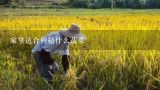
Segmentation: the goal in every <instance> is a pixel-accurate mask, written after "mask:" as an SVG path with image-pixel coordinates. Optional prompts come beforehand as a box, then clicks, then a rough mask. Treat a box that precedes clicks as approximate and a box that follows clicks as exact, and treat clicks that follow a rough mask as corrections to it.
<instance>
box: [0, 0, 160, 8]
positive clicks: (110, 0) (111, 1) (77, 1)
mask: <svg viewBox="0 0 160 90" xmlns="http://www.w3.org/2000/svg"><path fill="white" fill-rule="evenodd" d="M25 1H27V0H0V4H1V5H9V4H12V3H17V4H20V5H24V4H25ZM58 5H59V4H58ZM60 5H63V6H66V7H70V8H133V9H144V8H160V0H68V2H66V3H63V4H60Z"/></svg>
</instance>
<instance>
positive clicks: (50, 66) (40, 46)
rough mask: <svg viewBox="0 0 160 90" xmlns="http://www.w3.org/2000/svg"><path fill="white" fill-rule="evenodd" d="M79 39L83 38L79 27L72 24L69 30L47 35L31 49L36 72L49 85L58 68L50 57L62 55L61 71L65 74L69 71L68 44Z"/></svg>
mask: <svg viewBox="0 0 160 90" xmlns="http://www.w3.org/2000/svg"><path fill="white" fill-rule="evenodd" d="M79 38H81V39H82V38H84V35H83V34H82V33H81V32H80V27H79V26H78V25H76V24H73V25H71V27H70V28H69V29H66V30H60V31H58V32H51V33H49V34H47V35H46V36H44V37H43V38H42V39H41V40H40V41H38V43H37V44H36V45H35V46H34V48H33V49H32V53H33V56H34V59H35V62H36V64H37V67H38V71H39V73H40V74H41V76H42V77H43V78H44V79H45V80H46V81H47V82H48V83H49V84H52V83H53V82H52V79H53V74H54V72H55V71H56V70H58V68H59V67H58V64H57V63H56V62H55V59H54V58H52V57H51V55H52V54H54V53H59V54H61V55H62V65H63V70H64V71H65V72H67V70H68V69H69V44H70V42H71V41H72V40H73V39H74V40H76V39H79Z"/></svg>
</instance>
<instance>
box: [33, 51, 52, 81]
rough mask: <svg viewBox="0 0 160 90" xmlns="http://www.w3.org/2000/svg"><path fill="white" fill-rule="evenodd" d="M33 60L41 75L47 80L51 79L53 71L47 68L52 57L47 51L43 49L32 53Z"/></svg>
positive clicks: (50, 63)
mask: <svg viewBox="0 0 160 90" xmlns="http://www.w3.org/2000/svg"><path fill="white" fill-rule="evenodd" d="M33 56H34V60H35V62H36V64H37V66H38V71H39V73H40V74H41V76H42V77H44V78H46V79H47V80H52V78H53V71H52V70H51V69H50V68H49V67H50V66H51V65H53V62H54V61H53V59H52V58H51V55H50V54H49V53H45V51H44V50H41V51H38V52H35V53H34V55H33Z"/></svg>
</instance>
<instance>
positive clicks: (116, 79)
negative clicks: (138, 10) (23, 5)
mask: <svg viewBox="0 0 160 90" xmlns="http://www.w3.org/2000/svg"><path fill="white" fill-rule="evenodd" d="M0 19H1V21H0V23H1V24H0V29H1V30H2V31H1V33H0V37H1V38H2V39H1V45H0V47H1V52H0V58H1V60H0V88H1V89H2V90H8V89H9V90H12V89H18V90H22V89H24V90H46V89H51V88H50V87H49V86H48V85H47V84H46V83H45V81H44V80H43V78H41V77H40V75H39V74H38V71H37V67H36V64H35V62H34V60H33V57H32V55H31V48H32V47H33V45H28V44H15V45H13V44H11V43H10V38H11V37H27V36H30V37H41V36H42V35H45V34H46V33H48V32H49V31H52V30H53V31H54V30H58V29H59V28H65V27H69V26H70V24H71V23H73V22H74V23H75V22H76V23H77V24H80V25H81V26H82V30H84V31H82V32H84V33H85V35H86V36H87V38H88V39H87V40H86V42H85V43H84V44H73V45H72V46H71V51H70V53H71V61H70V64H71V67H70V69H69V71H68V74H67V75H65V74H64V72H63V70H62V66H61V57H60V56H59V55H53V57H54V58H55V59H56V61H57V62H58V64H59V65H60V70H59V72H57V73H55V75H54V78H53V81H54V83H53V85H52V86H53V89H54V90H159V89H160V52H159V50H158V49H159V47H158V46H159V45H158V44H159V41H158V39H159V35H160V34H159V33H158V32H159V31H157V32H155V33H152V32H151V31H148V32H143V31H141V32H140V31H139V32H138V33H127V32H128V31H122V32H121V31H117V30H159V29H160V28H159V24H160V23H159V22H160V18H159V16H157V15H154V16H150V15H132V16H127V15H126V16H124V15H120V16H114V15H111V16H14V17H12V16H8V17H7V18H4V17H1V18H0ZM62 19H63V21H62ZM4 30H6V31H4ZM10 30H12V31H10ZM29 30H30V31H29ZM32 30H34V31H32ZM38 30H40V31H38ZM41 30H43V31H41ZM85 30H86V31H85ZM87 30H90V31H87ZM96 30H97V31H96ZM98 30H99V31H98ZM100 30H116V31H114V32H112V31H100ZM153 32H154V31H153ZM132 35H133V36H132ZM104 40H105V41H104ZM144 40H145V41H144ZM153 43H154V44H153ZM137 45H138V46H137ZM143 46H144V48H143ZM125 49H128V50H125ZM135 49H138V50H135ZM140 49H143V50H140ZM149 49H151V50H149ZM154 49H156V50H154Z"/></svg>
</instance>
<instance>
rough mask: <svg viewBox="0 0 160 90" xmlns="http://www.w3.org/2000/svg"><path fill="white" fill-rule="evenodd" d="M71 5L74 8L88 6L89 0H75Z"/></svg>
mask: <svg viewBox="0 0 160 90" xmlns="http://www.w3.org/2000/svg"><path fill="white" fill-rule="evenodd" d="M72 7H75V8H88V7H89V1H88V0H76V1H74V2H73V4H72Z"/></svg>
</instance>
